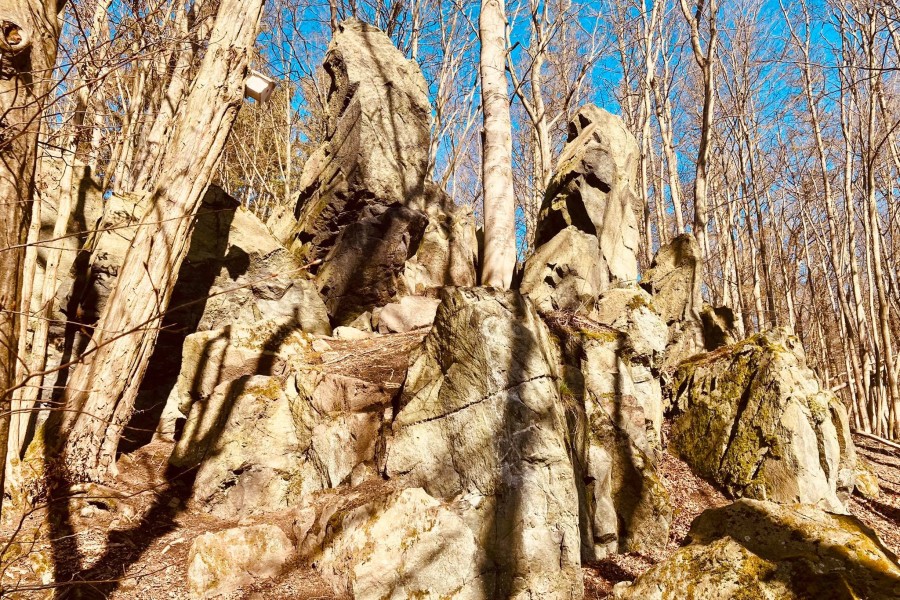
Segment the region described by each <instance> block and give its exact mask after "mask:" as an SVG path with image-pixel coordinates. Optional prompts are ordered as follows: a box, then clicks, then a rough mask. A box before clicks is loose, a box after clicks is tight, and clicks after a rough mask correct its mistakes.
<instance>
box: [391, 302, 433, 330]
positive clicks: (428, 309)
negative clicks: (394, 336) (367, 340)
mask: <svg viewBox="0 0 900 600" xmlns="http://www.w3.org/2000/svg"><path fill="white" fill-rule="evenodd" d="M439 304H440V300H438V299H437V298H425V297H423V296H405V297H403V298H401V299H400V301H399V302H394V303H392V304H388V305H387V306H385V307H384V308H382V309H381V310H380V311H379V312H378V331H380V332H381V333H405V332H407V331H412V330H413V329H419V328H422V327H431V324H432V323H434V316H435V314H436V313H437V307H438V305H439Z"/></svg>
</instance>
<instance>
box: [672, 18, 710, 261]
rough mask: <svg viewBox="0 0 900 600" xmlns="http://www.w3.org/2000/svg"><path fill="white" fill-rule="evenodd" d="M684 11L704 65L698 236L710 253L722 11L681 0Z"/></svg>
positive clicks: (696, 182)
mask: <svg viewBox="0 0 900 600" xmlns="http://www.w3.org/2000/svg"><path fill="white" fill-rule="evenodd" d="M680 2H681V11H682V12H683V13H684V18H685V19H687V22H688V25H690V28H691V48H692V49H693V51H694V60H695V61H696V62H697V66H698V67H700V75H701V80H702V83H703V112H702V116H701V121H700V145H699V147H698V149H697V169H696V173H695V176H694V236H695V237H696V238H697V241H698V242H699V243H700V249H701V251H702V252H703V253H704V256H706V255H707V254H708V253H709V242H708V240H707V235H706V227H707V224H708V223H709V214H708V213H709V202H708V199H707V195H708V186H709V182H708V180H707V175H708V170H709V156H710V152H711V151H712V147H711V145H710V139H711V137H712V128H713V119H714V117H715V106H716V90H715V81H716V72H715V66H716V59H715V58H716V45H717V44H718V29H717V26H716V19H717V13H718V1H717V0H709V7H708V9H705V5H706V0H697V3H696V4H695V6H694V12H693V14H692V13H691V7H689V6H688V2H687V0H680ZM704 12H706V13H707V14H706V15H705V17H706V22H707V30H708V39H707V40H706V49H705V50H704V49H703V42H702V41H701V39H700V37H701V36H700V24H701V22H702V21H703V19H704Z"/></svg>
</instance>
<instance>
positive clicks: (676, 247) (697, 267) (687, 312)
mask: <svg viewBox="0 0 900 600" xmlns="http://www.w3.org/2000/svg"><path fill="white" fill-rule="evenodd" d="M641 285H642V286H643V288H644V289H645V290H647V292H649V293H650V294H651V295H652V297H653V305H654V307H655V310H656V312H658V313H659V315H660V316H661V317H662V319H663V320H664V321H665V323H666V324H667V325H668V327H669V344H668V347H667V349H666V353H665V357H664V358H663V359H662V360H661V362H660V367H661V369H662V370H664V371H671V370H672V369H674V368H675V367H676V366H677V365H678V363H680V362H681V361H683V360H685V359H688V358H690V357H691V356H694V355H696V354H699V353H702V352H706V351H710V350H715V349H716V348H721V347H722V346H725V345H728V344H733V343H735V342H736V341H738V339H739V338H740V337H742V336H740V335H739V334H738V323H737V321H736V319H735V315H734V312H733V311H732V310H731V309H730V308H728V307H713V306H710V305H708V304H704V303H703V294H702V285H703V254H702V251H701V248H700V244H699V243H698V242H697V240H696V238H694V236H693V235H691V234H689V233H683V234H681V235H679V236H677V237H676V238H675V239H673V240H672V241H671V242H669V243H668V244H665V245H663V246H661V247H660V249H659V250H658V251H657V252H656V256H654V257H653V262H652V263H651V264H650V268H649V269H648V270H647V272H646V273H644V274H643V276H642V278H641Z"/></svg>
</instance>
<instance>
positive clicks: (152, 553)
mask: <svg viewBox="0 0 900 600" xmlns="http://www.w3.org/2000/svg"><path fill="white" fill-rule="evenodd" d="M855 441H856V444H857V449H858V452H859V455H860V456H861V457H862V458H863V459H865V460H866V461H867V462H868V463H869V465H870V466H871V468H872V470H873V471H874V472H875V473H876V475H877V476H878V479H879V483H880V485H881V494H880V496H879V497H878V498H877V499H875V500H866V499H864V498H862V497H860V496H857V495H854V496H853V497H852V499H851V501H850V512H851V513H853V514H854V515H855V516H856V517H858V518H859V519H860V520H862V521H863V522H864V523H865V524H866V525H868V526H870V527H871V528H872V529H874V530H875V531H876V532H877V533H878V535H879V537H880V538H881V540H882V541H883V542H884V544H885V545H886V546H887V547H888V548H889V549H891V550H892V551H893V552H895V553H900V452H898V451H897V450H895V449H893V448H889V447H887V446H885V445H883V444H880V443H879V442H877V441H873V440H871V439H868V438H863V437H860V436H855ZM171 448H172V446H171V444H170V443H165V442H153V443H151V444H149V445H147V446H145V447H143V448H141V449H140V450H138V451H136V452H135V453H133V454H130V455H126V456H123V457H122V459H121V460H120V461H119V469H120V476H119V484H118V485H117V486H116V488H115V489H114V490H113V489H111V488H99V487H96V486H93V487H91V488H89V489H86V490H84V492H83V493H82V494H80V495H78V496H77V497H76V498H75V499H73V500H70V501H68V502H67V503H65V504H66V506H65V507H64V508H65V510H64V511H60V510H56V511H52V512H53V518H52V519H48V514H47V511H46V510H43V511H38V512H36V513H34V514H32V515H30V516H28V517H27V518H26V519H25V520H24V521H22V522H21V526H20V528H19V529H20V530H19V532H18V534H17V536H16V539H18V540H20V541H22V542H23V543H22V544H20V545H18V546H17V545H15V544H14V545H13V546H11V547H10V548H9V549H7V550H6V551H5V552H4V560H3V573H2V582H3V585H4V588H3V590H4V592H6V593H5V594H3V595H4V597H8V598H10V599H16V598H21V599H23V600H24V599H32V598H51V597H53V596H52V590H53V589H54V588H55V589H56V591H57V594H58V595H57V596H56V598H61V599H68V598H79V599H84V598H90V599H98V600H99V599H106V598H110V599H115V600H125V599H132V598H141V599H147V600H187V599H188V598H189V595H188V590H187V572H186V571H187V565H188V552H189V549H190V546H191V542H192V541H193V539H194V538H195V537H197V536H198V535H201V534H203V533H206V532H208V531H219V530H222V529H227V528H229V527H234V526H236V525H238V524H239V523H238V522H232V521H225V520H221V519H216V518H214V517H211V516H209V515H207V514H205V513H202V512H199V511H194V510H190V509H188V508H187V507H186V506H185V504H184V499H185V498H186V497H187V496H188V493H189V491H190V483H191V482H190V481H188V480H185V479H184V478H183V476H180V477H172V478H169V479H167V475H168V476H169V477H171V473H167V468H166V465H167V460H168V456H169V454H170V452H171ZM661 471H662V474H663V477H664V478H665V480H666V483H667V484H668V486H667V487H668V489H669V493H670V495H671V500H672V505H673V508H674V515H673V522H672V527H671V531H670V536H669V542H668V544H667V546H666V548H665V550H664V551H662V552H659V553H658V554H656V555H654V556H643V555H639V554H624V555H618V556H613V557H611V558H608V559H606V560H602V561H599V562H596V563H592V564H587V565H585V566H584V581H585V598H586V599H588V600H598V599H601V598H607V597H609V595H610V592H611V590H612V586H613V585H615V584H616V583H617V582H619V581H629V580H632V579H634V578H635V577H637V576H638V575H640V574H641V573H642V572H643V571H645V570H646V569H648V568H649V567H651V566H652V565H653V564H656V563H657V562H659V561H661V560H664V559H665V558H667V557H668V556H669V555H671V554H672V553H673V552H674V551H675V550H677V549H678V547H679V546H680V545H681V543H682V542H683V540H684V538H685V536H686V535H687V532H688V530H689V528H690V524H691V521H693V519H694V518H695V517H696V516H697V515H699V514H700V513H701V512H703V511H704V510H706V509H707V508H711V507H716V506H722V505H724V504H727V503H728V500H727V499H726V498H724V497H723V496H722V495H721V494H720V493H719V492H717V491H716V490H715V489H714V488H713V487H712V486H711V485H709V484H708V483H706V482H705V481H703V480H702V479H700V478H698V477H696V476H695V475H693V474H692V473H691V472H690V470H689V469H688V467H687V465H685V464H684V463H683V462H682V461H680V460H678V459H677V458H675V457H674V456H671V455H669V454H664V456H663V459H662V462H661ZM148 482H149V483H148ZM264 520H265V522H267V523H275V524H278V525H280V526H282V527H283V528H284V529H285V530H286V531H290V530H291V514H290V513H289V512H285V513H284V514H274V515H272V514H268V515H266V516H265V517H264ZM254 522H255V521H254V520H253V519H244V520H242V521H241V522H240V525H248V524H252V523H254ZM48 523H52V525H48ZM48 527H49V528H51V529H52V531H50V532H48V531H47V528H48ZM38 532H40V533H41V534H40V535H35V533H38ZM11 533H12V531H11V530H10V525H9V524H6V525H5V526H4V527H3V529H2V530H0V539H10V534H11ZM48 533H49V534H50V535H47V534H48ZM28 539H34V540H35V541H33V542H27V540H28ZM47 539H55V540H56V541H55V542H54V543H52V544H51V543H49V542H47V541H45V540H47ZM26 542H27V543H26ZM16 556H18V558H16ZM53 572H55V573H56V576H55V577H53V579H55V582H54V583H50V579H51V573H53ZM42 578H43V580H42ZM16 584H17V585H16ZM17 587H18V590H17V591H16V588H17ZM220 598H222V600H238V599H240V600H288V599H290V600H326V599H329V600H330V599H334V600H339V599H340V600H343V597H342V596H340V595H336V594H335V593H334V592H333V591H332V589H331V588H330V587H329V586H328V585H327V584H326V583H325V582H324V581H323V580H322V579H321V578H320V577H319V576H318V575H317V574H316V573H315V572H314V571H313V570H312V569H311V568H309V567H306V566H303V565H299V564H297V565H293V566H292V567H291V568H289V569H287V570H286V572H285V575H283V576H282V577H281V578H279V579H276V580H269V581H260V582H258V583H256V584H254V585H252V586H249V587H247V588H244V589H241V590H238V591H236V592H234V593H232V594H229V595H227V596H222V597H220Z"/></svg>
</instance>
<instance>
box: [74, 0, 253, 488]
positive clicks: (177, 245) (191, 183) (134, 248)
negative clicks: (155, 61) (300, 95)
mask: <svg viewBox="0 0 900 600" xmlns="http://www.w3.org/2000/svg"><path fill="white" fill-rule="evenodd" d="M261 11H262V0H223V1H222V2H221V3H220V5H219V9H218V12H217V15H216V21H215V25H214V27H213V28H212V31H211V33H210V38H209V39H210V43H209V46H208V47H207V48H206V53H205V55H204V58H203V62H202V63H201V65H200V67H199V69H198V73H197V76H196V78H195V80H194V82H193V85H192V87H191V91H190V93H189V94H188V96H187V98H186V99H185V101H184V104H183V105H182V107H181V110H180V111H179V113H178V117H177V123H176V125H175V128H174V132H173V135H172V137H171V139H170V142H169V144H168V151H167V152H166V154H165V157H164V158H163V159H162V163H161V168H160V177H159V180H158V182H157V183H156V185H155V187H154V189H153V191H152V193H151V199H150V206H151V209H150V210H149V211H148V212H147V214H146V215H145V216H144V218H143V220H142V221H141V223H140V226H139V227H138V230H137V233H136V235H135V238H134V241H133V242H132V244H131V247H130V248H129V251H128V254H127V255H126V258H125V263H124V265H123V267H122V270H121V272H120V274H119V278H118V281H117V284H116V287H115V290H114V291H113V294H112V295H111V296H110V298H109V301H108V302H107V304H106V305H105V307H104V310H103V313H102V315H101V317H100V320H99V322H98V324H97V326H96V328H95V330H94V335H93V337H92V339H91V342H90V344H89V346H88V349H87V350H86V352H85V355H84V360H83V362H82V363H80V364H78V365H76V366H75V367H74V369H73V372H72V374H71V377H70V379H69V382H68V386H67V388H66V391H65V395H64V401H65V408H66V411H65V413H64V416H63V417H62V420H61V423H60V432H61V434H62V436H63V439H64V441H65V444H64V448H63V454H62V465H61V466H62V468H63V469H64V471H65V472H66V474H67V475H68V476H69V478H71V479H72V480H76V481H78V480H88V481H97V480H102V479H105V478H106V477H107V475H110V474H111V475H114V474H115V472H116V469H115V456H116V448H117V446H118V442H119V438H120V436H121V433H122V430H123V428H124V427H125V424H126V423H127V422H128V420H129V418H130V417H131V413H132V411H133V408H134V401H135V398H136V396H137V391H138V386H139V385H140V382H141V380H142V378H143V374H144V372H145V370H146V368H147V363H148V360H149V358H150V354H151V352H152V349H153V346H154V344H155V341H156V335H157V330H158V327H159V325H160V322H161V319H162V315H163V313H164V312H165V310H166V308H167V306H168V302H169V298H170V297H171V294H172V289H173V286H174V282H175V276H176V274H177V273H178V269H179V267H180V265H181V262H182V260H183V259H184V256H185V254H186V253H187V249H188V240H189V235H190V231H191V224H192V221H193V218H194V215H195V214H196V212H197V209H198V208H199V205H200V201H201V199H202V197H203V194H204V192H205V191H206V187H207V186H208V184H209V181H210V178H211V176H212V172H213V169H214V168H215V166H216V163H217V162H218V159H219V157H220V155H221V152H222V149H223V147H224V144H225V139H226V138H227V136H228V134H229V132H230V130H231V126H232V124H233V123H234V119H235V117H236V115H237V111H238V109H239V107H240V103H241V101H242V97H243V83H244V78H245V76H246V72H247V63H248V60H249V56H250V50H251V48H252V46H253V43H254V40H255V39H256V35H257V32H258V29H259V21H260V16H261Z"/></svg>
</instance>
